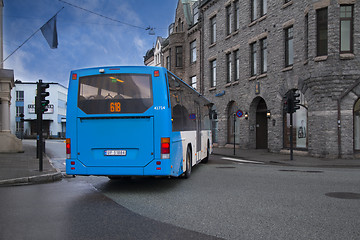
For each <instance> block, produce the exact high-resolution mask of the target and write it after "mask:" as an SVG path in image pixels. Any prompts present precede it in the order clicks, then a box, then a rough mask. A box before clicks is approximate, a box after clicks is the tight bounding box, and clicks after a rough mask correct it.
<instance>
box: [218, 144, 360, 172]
mask: <svg viewBox="0 0 360 240" xmlns="http://www.w3.org/2000/svg"><path fill="white" fill-rule="evenodd" d="M213 154H215V155H222V156H226V157H229V158H238V159H242V160H252V161H258V162H263V163H265V164H274V165H275V164H276V165H283V166H296V167H333V168H360V159H329V158H317V157H310V156H299V155H296V154H294V156H293V160H292V161H291V160H290V154H282V153H270V152H268V151H267V150H265V149H264V150H263V149H235V155H234V149H233V148H213Z"/></svg>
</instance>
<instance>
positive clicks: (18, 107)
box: [16, 106, 24, 117]
mask: <svg viewBox="0 0 360 240" xmlns="http://www.w3.org/2000/svg"><path fill="white" fill-rule="evenodd" d="M20 114H24V107H23V106H17V107H16V117H20Z"/></svg>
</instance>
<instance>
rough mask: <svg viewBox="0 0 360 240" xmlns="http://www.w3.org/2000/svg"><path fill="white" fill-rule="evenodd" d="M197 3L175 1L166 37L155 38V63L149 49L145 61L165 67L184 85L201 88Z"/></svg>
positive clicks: (192, 1)
mask: <svg viewBox="0 0 360 240" xmlns="http://www.w3.org/2000/svg"><path fill="white" fill-rule="evenodd" d="M198 6H199V1H197V0H184V1H181V0H180V1H178V5H177V8H176V14H175V22H174V23H172V24H170V26H169V36H168V37H167V38H166V39H162V38H160V37H158V38H157V41H156V46H155V48H154V53H153V59H154V60H153V62H154V63H153V62H152V56H151V54H152V52H151V51H150V50H149V51H148V52H147V54H146V56H145V57H144V63H145V65H147V66H163V67H166V68H167V69H168V70H170V71H171V72H173V73H174V74H175V75H176V76H178V77H179V78H181V79H182V80H184V81H185V82H186V83H187V84H189V85H190V86H192V87H194V88H195V89H197V90H200V88H199V86H200V80H201V79H200V66H201V65H200V62H201V59H202V58H201V57H200V46H201V36H200V29H199V24H198V18H199V8H198ZM159 49H160V50H161V53H160V51H159ZM151 64H153V65H151Z"/></svg>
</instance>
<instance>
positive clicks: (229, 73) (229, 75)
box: [226, 53, 232, 83]
mask: <svg viewBox="0 0 360 240" xmlns="http://www.w3.org/2000/svg"><path fill="white" fill-rule="evenodd" d="M231 65H232V61H231V53H228V54H226V82H227V83H229V82H231V79H232V71H231Z"/></svg>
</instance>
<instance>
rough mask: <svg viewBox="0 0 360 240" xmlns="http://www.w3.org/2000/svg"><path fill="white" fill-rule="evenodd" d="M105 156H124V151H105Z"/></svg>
mask: <svg viewBox="0 0 360 240" xmlns="http://www.w3.org/2000/svg"><path fill="white" fill-rule="evenodd" d="M104 155H105V156H126V150H105V151H104Z"/></svg>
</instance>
